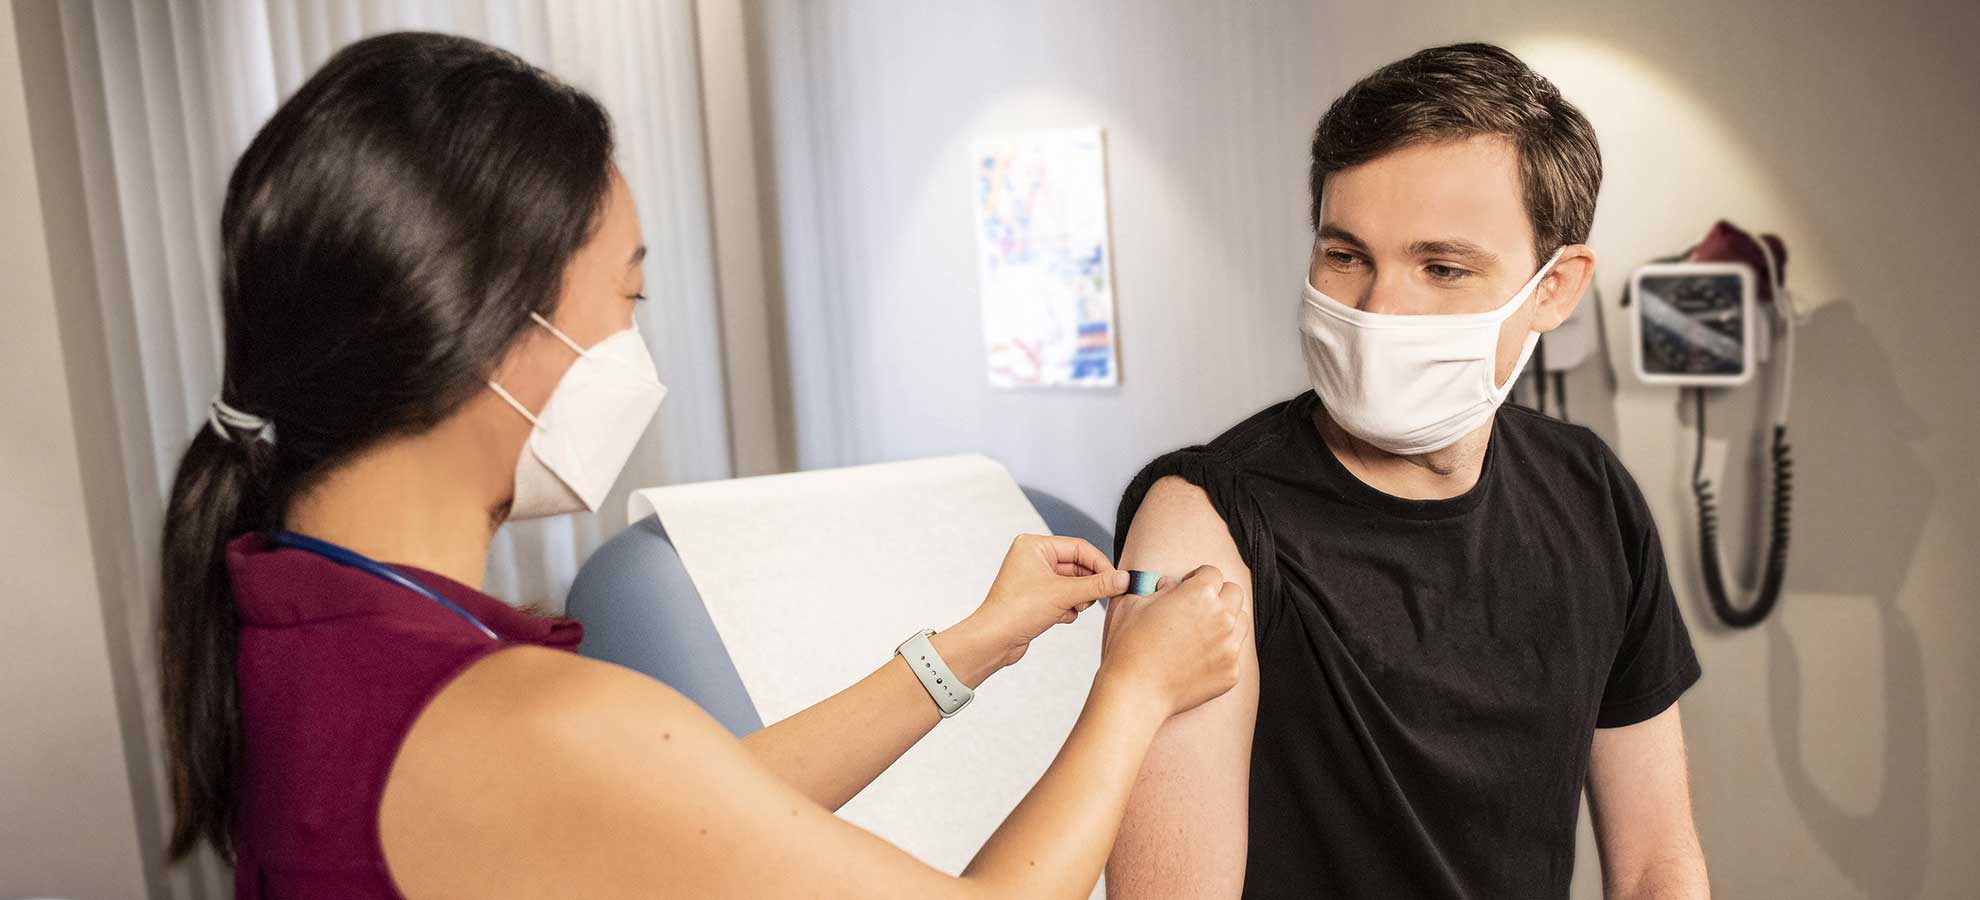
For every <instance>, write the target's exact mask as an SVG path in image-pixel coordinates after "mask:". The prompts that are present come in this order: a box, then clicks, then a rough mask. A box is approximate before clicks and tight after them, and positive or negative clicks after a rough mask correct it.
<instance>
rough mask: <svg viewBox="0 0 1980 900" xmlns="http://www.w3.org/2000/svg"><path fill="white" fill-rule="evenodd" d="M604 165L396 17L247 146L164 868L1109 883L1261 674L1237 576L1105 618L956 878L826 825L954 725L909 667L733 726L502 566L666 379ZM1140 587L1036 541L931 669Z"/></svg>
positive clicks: (541, 113)
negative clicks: (1254, 663)
mask: <svg viewBox="0 0 1980 900" xmlns="http://www.w3.org/2000/svg"><path fill="white" fill-rule="evenodd" d="M611 150H612V142H611V133H610V126H609V124H608V122H607V119H606V116H605V114H604V112H603V110H602V109H601V108H600V107H599V106H598V104H597V103H595V102H594V101H592V100H591V99H590V98H589V97H587V96H585V95H584V94H582V93H580V92H578V91H575V90H573V89H571V88H569V87H567V86H564V85H562V84H560V83H558V82H556V81H555V80H553V79H551V78H550V77H548V76H547V75H545V74H544V73H542V72H540V71H538V70H536V69H533V68H531V67H530V66H528V65H526V64H524V63H522V62H521V61H519V60H517V59H516V58H515V57H513V56H511V55H509V54H506V53H503V52H501V51H498V50H495V49H493V48H490V47H487V46H485V45H482V44H478V43H475V42H473V41H469V40H466V39H462V38H456V37H448V36H443V35H432V34H392V35H383V36H379V37H374V38H370V39H367V40H364V41H361V42H359V43H357V44H353V45H351V46H350V47H348V48H346V49H344V50H343V51H341V52H340V53H338V54H337V55H336V56H335V57H333V58H332V59H331V60H330V61H329V62H328V63H326V64H325V65H324V67H323V68H322V69H321V70H320V71H318V72H317V73H316V74H315V76H313V77H312V78H311V79H310V80H309V81H308V82H307V83H306V84H304V85H303V86H302V88H301V89H300V90H299V91H298V92H297V93H296V95H295V96H294V97H292V98H291V99H289V100H288V101H287V102H286V103H284V104H283V105H282V107H281V108H280V109H279V110H278V111H277V112H276V113H275V115H274V117H273V118H272V119H270V120H269V122H268V123H267V125H266V126H264V127H263V128H262V130H261V132H260V133H259V134H258V135H257V136H256V137H255V139H254V141H253V143H252V144H251V145H250V146H249V147H248V149H247V151H246V153H245V154H244V155H243V156H242V157H241V160H240V162H239V164H238V165H237V166H236V168H235V170H234V174H233V177H232V179H231V181H230V182H229V184H228V188H227V198H226V204H225V207H224V211H223V214H222V217H221V233H222V239H223V242H224V243H223V246H224V259H223V263H222V266H223V269H222V273H221V274H222V279H221V284H222V296H221V301H222V304H223V307H224V314H225V322H226V370H225V375H224V378H223V387H222V390H221V394H220V396H219V397H217V398H215V400H214V403H213V407H212V413H211V415H210V417H209V420H208V422H206V423H204V424H203V427H202V428H201V429H200V430H199V432H198V434H197V436H196V437H195V438H194V440H193V442H192V445H191V446H190V447H189V448H188V449H187V451H186V455H185V458H184V459H183V460H182V461H181V463H180V466H179V472H178V477H177V479H176V482H175V484H174V486H173V492H172V498H171V503H170V506H169V509H168V513H167V521H166V523H165V548H164V549H165V553H164V572H163V575H164V591H165V597H164V609H163V616H162V623H161V625H162V627H161V639H162V642H163V657H164V661H165V662H164V666H165V671H164V694H165V696H164V702H165V710H166V716H167V721H168V723H169V727H170V743H171V752H172V774H173V779H172V787H173V796H174V803H175V806H176V809H177V816H178V820H177V824H176V827H175V833H174V835H173V840H172V846H171V853H172V854H173V855H174V857H178V856H182V855H184V854H185V853H186V852H188V851H189V850H191V849H192V847H193V846H194V845H196V844H198V843H199V842H201V841H208V842H211V843H212V844H213V845H215V846H216V847H217V848H218V849H219V850H220V851H221V852H222V853H223V854H225V855H228V856H230V857H231V858H232V859H233V860H234V861H235V864H236V886H237V893H238V895H239V896H240V897H242V898H264V897H265V898H278V897H279V898H298V897H302V898H307V897H337V898H368V897H401V896H402V897H408V898H414V900H424V898H437V897H483V898H488V897H494V898H501V897H530V898H537V897H551V896H571V897H587V898H609V897H655V896H679V897H697V898H701V897H784V896H796V895H803V896H808V897H848V898H850V897H860V898H878V897H915V898H929V897H971V898H975V897H1012V898H1016V897H1024V898H1045V897H1083V896H1085V895H1086V894H1087V892H1089V891H1090V890H1091V889H1092V885H1093V883H1094V881H1095V879H1096V877H1097V876H1098V873H1099V871H1100V868H1101V865H1102V863H1103V861H1104V859H1105V856H1106V854H1107V851H1108V847H1109V846H1110V844H1111V843H1112V841H1113V836H1114V832H1115V829H1116V827H1117V826H1118V824H1119V819H1120V816H1121V812H1122V808H1123V806H1124V804H1125V802H1126V798H1127V794H1128V789H1129V786H1130V784H1131V783H1132V781H1133V780H1134V778H1135V775H1136V772H1137V770H1138V768H1139V766H1140V762H1141V759H1142V755H1143V753H1144V751H1145V750H1146V748H1147V746H1148V744H1149V741H1150V739H1151V737H1152V735H1153V734H1154V732H1155V730H1156V729H1157V728H1158V727H1159V726H1160V725H1161V724H1162V723H1163V722H1164V721H1165V720H1166V719H1167V718H1168V717H1169V716H1171V715H1173V714H1175V713H1177V712H1180V711H1183V710H1186V709H1189V708H1191V707H1193V706H1195V705H1197V704H1199V703H1201V702H1203V701H1204V700H1207V699H1209V698H1210V697H1213V696H1216V695H1218V694H1220V693H1222V692H1223V691H1225V690H1226V689H1228V688H1229V686H1230V685H1231V684H1232V683H1233V682H1234V680H1235V678H1236V659H1237V650H1238V647H1239V646H1241V644H1242V642H1243V641H1247V640H1249V636H1248V628H1249V617H1248V613H1247V612H1246V608H1247V606H1248V604H1247V603H1246V602H1245V601H1244V599H1243V598H1242V597H1241V596H1240V592H1239V590H1238V589H1237V588H1236V587H1235V586H1232V585H1228V584H1226V583H1225V582H1224V581H1223V579H1222V577H1221V575H1220V574H1219V573H1217V572H1216V571H1215V570H1209V569H1205V570H1199V571H1198V572H1197V573H1195V574H1193V575H1192V576H1191V577H1190V578H1188V579H1186V580H1184V581H1183V582H1182V583H1181V584H1180V585H1179V586H1176V587H1173V588H1171V589H1169V590H1168V591H1165V592H1164V593H1163V594H1161V595H1158V596H1157V597H1155V598H1145V597H1134V596H1127V597H1122V598H1120V600H1119V601H1118V602H1116V603H1114V604H1113V605H1112V608H1111V612H1110V615H1109V623H1108V629H1107V632H1106V636H1105V638H1104V640H1103V651H1102V663H1101V666H1100V671H1099V674H1098V675H1097V676H1096V677H1095V679H1094V684H1093V688H1092V690H1091V692H1090V693H1089V695H1088V698H1087V703H1086V708H1085V711H1084V713H1083V714H1082V715H1081V717H1080V720H1079V722H1078V724H1077V725H1076V726H1075V727H1074V729H1073V732H1072V734H1071V735H1070V736H1069V737H1068V738H1067V740H1066V743H1065V746H1064V748H1063V750H1062V751H1061V752H1060V754H1059V757H1058V759H1057V761H1056V762H1054V763H1053V765H1052V767H1051V768H1050V769H1049V770H1048V771H1047V772H1046V773H1045V775H1044V777H1043V778H1041V779H1040V781H1039V782H1038V785H1037V787H1036V788H1034V789H1033V790H1032V791H1031V793H1030V794H1029V795H1028V796H1027V797H1026V798H1025V800H1024V802H1023V803H1022V804H1021V805H1019V806H1018V808H1017V809H1016V810H1015V811H1014V812H1013V813H1012V814H1011V815H1010V817H1009V818H1008V819H1006V820H1005V822H1004V824H1003V826H1002V827H1001V828H999V829H998V831H997V832H996V833H995V834H994V835H993V836H992V837H991V839H990V841H989V842H988V843H987V844H985V845H984V847H983V849H982V850H981V851H980V852H979V853H978V854H977V856H976V858H975V860H974V861H973V862H972V863H971V865H970V867H969V869H968V871H967V872H965V873H964V874H963V875H962V876H961V877H960V878H956V877H951V876H948V875H946V874H943V873H941V872H938V871H936V870H934V869H932V868H930V867H928V866H926V865H924V864H922V863H920V862H918V861H916V860H915V859H913V858H912V857H910V856H908V855H907V854H906V853H904V852H902V851H900V850H899V849H897V848H895V847H893V846H891V845H889V844H887V843H886V842H884V841H882V840H880V839H879V838H876V837H874V836H873V835H871V834H868V833H866V832H864V831H861V830H860V829H858V828H856V827H854V826H852V825H850V824H848V823H846V822H844V821H842V820H840V819H838V818H836V817H834V816H833V815H832V814H831V811H832V810H833V809H835V808H837V807H838V806H839V805H840V804H842V803H844V802H845V801H846V800H848V799H850V798H851V797H852V796H853V795H854V794H855V793H857V792H858V791H859V790H860V789H861V788H862V787H863V786H865V785H866V784H867V783H868V782H869V781H871V780H872V779H873V778H874V777H875V776H877V775H878V774H879V773H880V772H881V771H882V770H884V769H885V768H886V767H887V766H888V765H889V764H891V763H892V762H893V760H894V759H895V758H897V757H898V756H899V755H900V754H901V753H902V752H904V751H905V750H906V749H907V748H908V747H909V746H911V745H912V744H913V743H914V742H915V741H916V740H918V739H919V738H920V737H921V736H922V735H923V734H925V733H927V731H928V730H929V729H930V728H932V727H933V726H934V725H935V723H936V722H937V721H938V718H939V712H938V709H937V703H931V702H930V700H931V694H930V693H929V692H928V691H927V690H925V689H924V687H923V685H922V683H921V681H920V680H919V679H918V678H917V676H916V675H915V674H914V673H913V671H912V670H911V669H910V668H909V665H908V663H906V662H905V661H903V660H901V659H894V660H891V661H890V662H889V663H888V664H887V665H885V666H882V667H881V668H880V669H878V670H876V671H875V672H874V673H873V674H871V675H869V676H868V677H867V678H865V679H864V680H862V681H860V682H859V683H858V684H855V685H853V686H852V687H849V688H847V689H846V690H844V691H842V692H840V693H839V694H837V695H835V696H833V697H832V698H830V699H827V700H825V701H823V702H822V703H820V704H818V705H817V706H815V707H812V708H811V709H808V710H805V711H804V712H801V713H799V714H797V715H795V716H792V717H791V718H790V719H787V720H785V721H783V722H779V723H776V724H774V725H772V726H770V727H769V728H766V729H764V730H763V731H761V732H759V733H757V734H754V735H751V736H750V737H749V738H748V739H745V740H743V741H737V740H734V739H732V738H731V737H730V736H729V735H728V733H727V732H725V731H724V730H723V729H722V728H721V727H720V726H719V725H717V724H716V723H715V722H714V721H713V720H712V719H710V718H709V717H708V716H707V715H706V714H704V713H703V712H702V711H701V710H699V709H697V708H696V707H695V706H694V705H693V704H692V703H691V702H689V701H688V700H686V699H685V698H683V697H681V696H680V695H679V694H677V693H675V692H674V691H672V690H670V689H669V688H667V687H666V686H665V685H662V684H659V683H657V682H654V681H652V680H650V679H647V678H644V677H642V676H640V675H637V674H635V673H632V672H628V671H626V670H623V669H619V668H616V667H613V666H610V665H606V664H602V663H597V662H592V661H588V660H585V659H583V658H580V657H578V656H577V655H576V654H574V653H569V652H565V651H568V650H569V649H571V648H572V647H573V646H575V644H576V642H577V639H578V629H577V626H576V625H575V624H574V623H569V622H564V621H559V620H553V619H546V618H539V617H535V616H531V615H528V614H525V613H521V612H517V611H515V610H513V609H511V608H509V607H508V606H506V605H504V604H503V603H501V602H500V601H498V600H496V599H494V598H491V597H489V596H487V595H485V594H483V593H481V592H480V591H479V590H477V589H476V587H475V586H476V585H477V584H479V583H480V580H481V574H482V570H483V564H484V560H485V557H486V554H487V550H488V545H489V541H490V539H491V537H492V535H493V533H494V530H495V528H496V527H497V526H499V525H500V524H501V523H502V522H503V521H504V520H506V519H512V518H521V517H528V516H543V515H554V514H557V513H563V512H570V511H575V510H579V509H588V508H592V507H595V506H596V505H597V503H598V502H599V500H600V499H601V498H602V497H603V495H604V494H605V492H606V490H607V489H609V487H610V486H611V484H612V482H613V480H614V479H615V478H616V477H617V474H618V471H619V469H620V467H621V466H622V465H623V464H624V462H625V459H626V457H627V455H628V454H629V453H630V452H631V447H632V444H633V442H634V440H635V439H636V438H637V437H638V435H639V434H640V432H641V431H642V430H643V429H644V427H645V425H646V423H647V421H648V420H649V419H650V417H651V416H652V414H653V412H654V410H655V409H656V408H657V407H658V405H659V403H660V400H661V396H662V394H663V393H664V389H663V388H662V387H661V386H660V384H659V382H658V381H657V380H656V379H655V377H654V367H653V362H652V359H651V358H650V357H649V356H648V355H647V351H646V347H645V343H644V341H642V340H641V339H640V337H639V335H638V332H637V329H636V328H635V327H634V325H633V307H634V304H635V303H638V302H640V301H641V300H642V299H644V298H643V297H642V294H641V291H642V283H641V282H642V276H641V269H640V262H641V258H642V256H643V253H644V248H643V246H642V244H641V240H640V234H639V222H638V219H637V217H636V215H635V212H634V209H633V204H632V198H631V194H630V193H629V191H628V190H627V188H626V185H625V182H624V181H623V180H622V179H621V177H620V176H619V174H618V172H617V170H616V169H615V168H614V167H613V165H612V162H611ZM1125 577H1126V576H1125V573H1122V572H1116V571H1115V570H1114V569H1113V567H1112V566H1111V565H1109V564H1108V563H1107V561H1106V559H1105V557H1104V556H1102V555H1101V554H1100V553H1099V551H1097V550H1095V549H1094V548H1093V547H1091V546H1090V545H1087V544H1084V543H1082V542H1079V541H1077V540H1073V539H1069V538H1048V537H1020V538H1019V539H1018V540H1017V541H1016V542H1015V543H1014V545H1013V547H1012V549H1011V552H1010V554H1009V556H1008V557H1007V558H1006V559H1005V561H1004V565H1003V567H1002V569H1001V571H1000V572H999V573H998V576H997V579H996V582H995V584H994V585H993V586H992V587H991V589H990V592H989V596H988V597H987V598H986V599H985V600H984V601H983V604H982V605H981V607H979V608H978V610H977V611H976V612H975V613H972V614H971V615H970V616H969V617H967V618H966V619H964V620H963V621H962V622H960V623H957V624H955V625H954V626H953V627H950V628H946V629H943V630H942V631H941V632H939V633H936V634H934V635H933V636H932V637H926V638H925V640H926V644H925V645H917V649H916V650H915V653H916V658H917V659H920V658H922V656H923V655H928V656H931V657H932V658H934V659H937V660H940V661H942V662H945V663H946V666H947V669H948V670H949V672H950V674H951V677H952V678H954V679H956V680H958V681H960V682H962V683H963V684H964V685H966V686H974V685H976V684H979V683H980V682H982V680H983V679H985V678H987V677H988V676H989V675H990V674H992V673H993V672H995V671H996V670H997V669H998V668H1000V667H1002V666H1005V665H1009V664H1011V663H1014V662H1016V661H1017V659H1018V658H1019V657H1020V656H1022V655H1023V653H1024V651H1025V648H1026V647H1027V646H1028V644H1029V642H1030V640H1031V639H1033V638H1035V637H1036V636H1037V635H1038V634H1040V633H1042V632H1043V631H1044V630H1045V629H1047V628H1049V627H1051V626H1052V625H1053V624H1057V623H1061V622H1068V621H1071V620H1072V619H1073V617H1074V616H1076V615H1077V614H1078V613H1079V611H1080V610H1083V609H1085V608H1086V605H1087V604H1089V603H1091V602H1092V600H1093V598H1095V597H1098V596H1111V595H1114V594H1119V593H1121V591H1122V590H1124V589H1125ZM945 683H946V682H945ZM939 702H940V701H938V703H939ZM956 777H958V778H968V777H970V773H969V772H967V771H959V772H957V773H956Z"/></svg>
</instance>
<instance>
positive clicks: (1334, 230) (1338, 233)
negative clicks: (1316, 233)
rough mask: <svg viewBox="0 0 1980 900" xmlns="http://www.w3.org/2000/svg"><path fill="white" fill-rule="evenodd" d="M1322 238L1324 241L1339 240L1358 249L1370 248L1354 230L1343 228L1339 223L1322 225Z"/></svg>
mask: <svg viewBox="0 0 1980 900" xmlns="http://www.w3.org/2000/svg"><path fill="white" fill-rule="evenodd" d="M1320 239H1321V240H1323V241H1339V242H1341V243H1343V244H1346V245H1348V246H1350V247H1353V248H1355V249H1357V250H1366V249H1368V245H1367V244H1365V243H1362V241H1361V239H1360V238H1358V237H1355V236H1354V232H1351V231H1349V230H1347V229H1345V228H1342V227H1341V226H1339V225H1322V226H1320Z"/></svg>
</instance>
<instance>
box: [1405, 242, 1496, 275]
mask: <svg viewBox="0 0 1980 900" xmlns="http://www.w3.org/2000/svg"><path fill="white" fill-rule="evenodd" d="M1409 255H1411V256H1447V257H1451V258H1453V259H1456V260H1459V261H1461V262H1465V263H1469V264H1471V265H1474V266H1477V267H1479V268H1485V267H1486V266H1490V265H1492V264H1493V263H1496V262H1498V261H1499V255H1498V254H1497V253H1493V252H1492V251H1490V250H1487V249H1485V248H1484V247H1480V246H1478V245H1477V244H1474V243H1472V242H1470V241H1467V240H1465V239H1463V238H1441V239H1438V240H1433V241H1417V242H1415V243H1413V244H1410V245H1409Z"/></svg>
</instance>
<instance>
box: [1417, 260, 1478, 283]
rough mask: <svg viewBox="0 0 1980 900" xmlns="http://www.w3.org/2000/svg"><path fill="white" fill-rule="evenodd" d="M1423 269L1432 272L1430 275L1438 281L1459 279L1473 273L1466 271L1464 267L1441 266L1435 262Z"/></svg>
mask: <svg viewBox="0 0 1980 900" xmlns="http://www.w3.org/2000/svg"><path fill="white" fill-rule="evenodd" d="M1423 271H1425V272H1428V273H1430V277H1431V278H1435V279H1437V280H1438V281H1457V280H1459V279H1462V278H1467V277H1470V275H1471V273H1470V272H1468V271H1465V270H1464V269H1460V268H1457V267H1455V266H1441V265H1437V264H1435V263H1432V264H1430V265H1427V266H1424V267H1423Z"/></svg>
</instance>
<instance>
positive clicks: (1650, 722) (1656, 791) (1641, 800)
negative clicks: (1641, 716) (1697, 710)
mask: <svg viewBox="0 0 1980 900" xmlns="http://www.w3.org/2000/svg"><path fill="white" fill-rule="evenodd" d="M1588 808H1589V816H1590V818H1591V819H1592V820H1593V824H1594V826H1595V843H1596V846H1597V848H1598V849H1599V850H1600V851H1601V854H1602V882H1603V885H1604V887H1605V893H1606V894H1607V895H1608V896H1610V897H1633V896H1639V895H1643V896H1658V897H1664V896H1682V897H1704V896H1705V891H1706V880H1705V856H1704V851H1703V850H1702V849H1700V847H1699V844H1698V830H1697V828H1696V826H1695V825H1694V824H1693V823H1692V818H1691V788H1690V776H1689V773H1688V770H1687V765H1686V762H1685V755H1684V726H1683V724H1682V723H1681V721H1680V720H1679V718H1678V708H1677V706H1676V704H1672V705H1671V706H1670V707H1669V708H1667V709H1665V710H1664V711H1663V712H1661V713H1658V714H1657V715H1655V716H1652V717H1651V718H1649V719H1646V720H1644V721H1642V722H1638V723H1636V724H1634V725H1626V726H1623V727H1621V728H1598V729H1596V731H1595V740H1594V746H1593V748H1592V749H1591V750H1590V755H1589V760H1588ZM1646 882H1654V883H1655V885H1654V886H1653V885H1651V884H1646Z"/></svg>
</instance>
